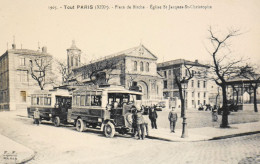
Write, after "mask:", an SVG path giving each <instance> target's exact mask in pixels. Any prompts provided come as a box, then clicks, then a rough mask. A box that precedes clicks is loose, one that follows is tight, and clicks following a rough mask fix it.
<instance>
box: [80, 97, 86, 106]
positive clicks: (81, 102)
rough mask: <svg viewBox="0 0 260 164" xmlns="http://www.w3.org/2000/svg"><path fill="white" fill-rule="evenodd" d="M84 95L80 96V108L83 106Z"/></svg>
mask: <svg viewBox="0 0 260 164" xmlns="http://www.w3.org/2000/svg"><path fill="white" fill-rule="evenodd" d="M85 99H86V98H85V95H81V96H80V106H84V105H85Z"/></svg>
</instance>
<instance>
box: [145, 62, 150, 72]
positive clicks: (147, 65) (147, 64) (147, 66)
mask: <svg viewBox="0 0 260 164" xmlns="http://www.w3.org/2000/svg"><path fill="white" fill-rule="evenodd" d="M149 71H150V68H149V63H146V72H149Z"/></svg>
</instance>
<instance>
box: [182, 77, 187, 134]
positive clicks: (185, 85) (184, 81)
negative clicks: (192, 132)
mask: <svg viewBox="0 0 260 164" xmlns="http://www.w3.org/2000/svg"><path fill="white" fill-rule="evenodd" d="M187 83H188V81H187V80H185V78H184V79H183V82H182V86H183V92H184V109H183V117H182V118H183V122H182V135H181V138H186V137H188V134H187V131H186V130H187V129H186V127H187V122H186V119H187V118H186V89H187Z"/></svg>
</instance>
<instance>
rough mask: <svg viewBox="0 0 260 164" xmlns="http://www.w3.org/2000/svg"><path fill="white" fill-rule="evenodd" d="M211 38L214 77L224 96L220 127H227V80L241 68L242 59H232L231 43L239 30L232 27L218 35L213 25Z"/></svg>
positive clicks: (210, 51) (210, 32) (210, 52)
mask: <svg viewBox="0 0 260 164" xmlns="http://www.w3.org/2000/svg"><path fill="white" fill-rule="evenodd" d="M208 31H209V34H210V36H209V40H210V43H211V47H210V50H208V53H209V54H210V55H211V57H212V64H211V65H210V67H211V68H212V72H213V73H212V75H213V76H212V79H213V80H214V81H215V83H216V84H217V85H218V86H220V87H221V89H222V94H223V95H222V98H223V102H222V103H223V106H222V109H223V114H222V123H221V125H220V127H223V128H226V127H229V125H228V113H229V110H228V102H227V90H226V87H227V80H228V79H231V78H233V77H235V76H237V75H238V74H239V71H240V68H241V65H240V64H241V62H242V59H232V58H231V55H230V54H231V50H230V48H229V47H230V46H231V44H230V43H229V41H230V39H231V38H233V37H235V36H238V35H240V31H239V30H233V29H230V30H229V31H228V33H227V34H225V35H224V36H220V35H217V34H216V33H214V32H213V30H212V29H211V27H210V28H209V30H208Z"/></svg>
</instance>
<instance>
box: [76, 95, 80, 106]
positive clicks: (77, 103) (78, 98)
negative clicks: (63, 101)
mask: <svg viewBox="0 0 260 164" xmlns="http://www.w3.org/2000/svg"><path fill="white" fill-rule="evenodd" d="M79 104H80V96H77V97H76V106H79Z"/></svg>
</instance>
